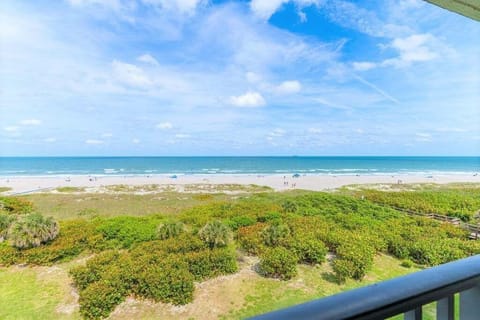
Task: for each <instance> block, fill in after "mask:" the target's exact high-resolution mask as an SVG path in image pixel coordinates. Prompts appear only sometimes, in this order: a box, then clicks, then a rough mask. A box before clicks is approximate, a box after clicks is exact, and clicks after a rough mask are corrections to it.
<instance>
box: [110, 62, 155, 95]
mask: <svg viewBox="0 0 480 320" xmlns="http://www.w3.org/2000/svg"><path fill="white" fill-rule="evenodd" d="M112 69H113V75H114V77H115V79H117V80H118V81H119V82H121V83H122V84H125V85H127V86H132V87H137V88H148V87H151V86H152V85H153V82H152V80H151V79H150V78H149V77H148V76H147V74H146V73H145V72H144V71H143V69H141V68H139V67H137V66H136V65H134V64H129V63H124V62H121V61H118V60H113V62H112Z"/></svg>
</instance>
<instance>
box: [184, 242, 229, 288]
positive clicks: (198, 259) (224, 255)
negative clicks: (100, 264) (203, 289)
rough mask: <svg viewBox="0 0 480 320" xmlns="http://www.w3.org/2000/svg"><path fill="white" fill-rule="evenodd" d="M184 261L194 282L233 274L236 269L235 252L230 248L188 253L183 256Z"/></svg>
mask: <svg viewBox="0 0 480 320" xmlns="http://www.w3.org/2000/svg"><path fill="white" fill-rule="evenodd" d="M184 259H185V260H184V261H185V262H186V263H187V264H188V270H189V271H190V273H191V274H193V276H194V277H195V280H204V279H207V278H211V277H215V276H218V275H222V274H231V273H235V272H236V271H237V269H238V268H237V260H236V254H235V251H234V250H231V249H230V248H216V249H213V250H210V249H207V250H203V251H198V252H190V253H188V254H185V255H184Z"/></svg>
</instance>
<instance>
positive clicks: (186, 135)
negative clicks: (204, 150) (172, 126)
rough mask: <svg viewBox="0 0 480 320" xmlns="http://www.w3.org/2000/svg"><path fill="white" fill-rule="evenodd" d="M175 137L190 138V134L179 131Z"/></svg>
mask: <svg viewBox="0 0 480 320" xmlns="http://www.w3.org/2000/svg"><path fill="white" fill-rule="evenodd" d="M175 138H177V139H188V138H190V135H189V134H186V133H177V134H176V135H175Z"/></svg>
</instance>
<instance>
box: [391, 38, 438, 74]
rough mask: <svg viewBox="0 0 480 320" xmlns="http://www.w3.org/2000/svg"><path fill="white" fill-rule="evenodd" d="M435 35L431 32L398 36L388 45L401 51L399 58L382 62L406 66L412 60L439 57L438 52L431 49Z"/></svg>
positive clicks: (418, 60)
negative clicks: (403, 36) (404, 36)
mask: <svg viewBox="0 0 480 320" xmlns="http://www.w3.org/2000/svg"><path fill="white" fill-rule="evenodd" d="M434 41H435V37H434V36H432V35H431V34H428V33H426V34H414V35H411V36H409V37H406V38H396V39H394V40H393V41H392V42H391V43H390V44H389V45H387V47H390V48H393V49H395V50H397V51H398V52H399V56H398V57H397V58H392V59H387V60H384V61H383V62H382V65H385V66H395V67H405V66H409V65H410V64H411V63H412V62H420V61H429V60H433V59H435V58H437V56H438V54H437V53H436V52H435V51H433V50H432V49H431V46H432V43H433V42H434Z"/></svg>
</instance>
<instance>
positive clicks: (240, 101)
mask: <svg viewBox="0 0 480 320" xmlns="http://www.w3.org/2000/svg"><path fill="white" fill-rule="evenodd" d="M230 103H231V104H232V105H234V106H236V107H246V108H248V107H251V108H255V107H263V106H264V105H265V104H266V102H265V99H264V98H263V97H262V95H261V94H260V93H258V92H253V91H249V92H246V93H245V94H242V95H239V96H232V97H230Z"/></svg>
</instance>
